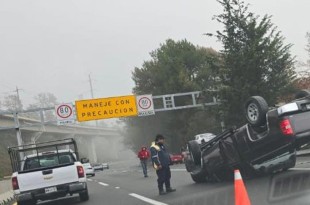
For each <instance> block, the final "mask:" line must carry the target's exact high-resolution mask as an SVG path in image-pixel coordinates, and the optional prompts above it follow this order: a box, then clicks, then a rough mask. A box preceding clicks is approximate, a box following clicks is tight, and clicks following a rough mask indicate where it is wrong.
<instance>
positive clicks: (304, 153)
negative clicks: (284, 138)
mask: <svg viewBox="0 0 310 205" xmlns="http://www.w3.org/2000/svg"><path fill="white" fill-rule="evenodd" d="M307 155H310V150H302V151H297V156H307Z"/></svg>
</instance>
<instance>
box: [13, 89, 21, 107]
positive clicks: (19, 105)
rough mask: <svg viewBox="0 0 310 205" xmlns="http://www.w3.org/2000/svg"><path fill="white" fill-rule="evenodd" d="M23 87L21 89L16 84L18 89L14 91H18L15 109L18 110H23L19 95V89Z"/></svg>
mask: <svg viewBox="0 0 310 205" xmlns="http://www.w3.org/2000/svg"><path fill="white" fill-rule="evenodd" d="M20 90H21V89H19V88H18V87H17V86H16V90H15V91H14V92H16V100H15V110H16V111H21V109H22V108H21V104H20V102H21V101H20V96H19V91H20Z"/></svg>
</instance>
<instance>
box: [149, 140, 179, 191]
mask: <svg viewBox="0 0 310 205" xmlns="http://www.w3.org/2000/svg"><path fill="white" fill-rule="evenodd" d="M164 141H165V138H164V136H162V135H157V136H156V138H155V142H153V143H152V145H151V148H150V150H151V156H152V164H153V167H154V168H155V169H156V174H157V177H158V179H157V183H158V190H159V195H164V194H166V193H169V192H174V191H176V189H173V188H171V185H170V178H171V171H170V164H171V159H170V155H169V153H168V152H167V150H166V148H165V146H164ZM164 184H165V187H166V192H165V191H164Z"/></svg>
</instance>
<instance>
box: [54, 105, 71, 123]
mask: <svg viewBox="0 0 310 205" xmlns="http://www.w3.org/2000/svg"><path fill="white" fill-rule="evenodd" d="M73 110H74V109H73V104H72V103H62V104H58V105H56V106H55V113H56V117H57V124H58V125H65V124H72V123H74V120H75V117H74V112H73Z"/></svg>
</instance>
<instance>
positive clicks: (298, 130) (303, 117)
mask: <svg viewBox="0 0 310 205" xmlns="http://www.w3.org/2000/svg"><path fill="white" fill-rule="evenodd" d="M289 119H290V121H291V123H292V126H293V130H294V134H295V135H296V138H297V140H299V139H302V138H310V111H308V112H303V113H299V114H294V115H291V116H289Z"/></svg>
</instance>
